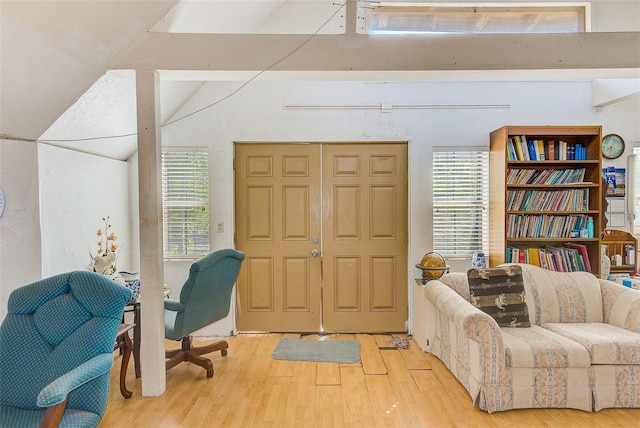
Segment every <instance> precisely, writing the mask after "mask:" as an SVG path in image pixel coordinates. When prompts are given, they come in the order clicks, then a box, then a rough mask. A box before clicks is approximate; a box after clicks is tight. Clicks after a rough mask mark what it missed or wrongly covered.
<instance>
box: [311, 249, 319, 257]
mask: <svg viewBox="0 0 640 428" xmlns="http://www.w3.org/2000/svg"><path fill="white" fill-rule="evenodd" d="M319 254H320V251H318V250H315V249H313V250H311V255H312V256H313V257H318V255H319Z"/></svg>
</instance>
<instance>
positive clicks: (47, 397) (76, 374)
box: [37, 354, 113, 407]
mask: <svg viewBox="0 0 640 428" xmlns="http://www.w3.org/2000/svg"><path fill="white" fill-rule="evenodd" d="M112 366H113V355H111V354H100V355H97V356H95V357H93V358H92V359H90V360H89V361H86V362H85V363H83V364H81V365H79V366H78V367H76V368H74V369H73V370H71V371H69V372H67V373H65V374H63V375H62V376H60V377H58V378H57V379H55V380H54V381H53V382H51V383H50V384H49V385H47V386H45V387H44V388H43V389H42V391H40V394H38V400H37V404H38V406H40V407H51V406H54V405H57V404H60V403H62V402H64V401H65V400H66V398H67V395H68V394H69V393H70V392H71V391H73V390H74V389H76V388H78V387H79V386H82V385H84V384H85V383H87V382H89V381H91V380H93V379H95V378H97V377H99V376H101V375H103V374H105V373H109V370H111V367H112Z"/></svg>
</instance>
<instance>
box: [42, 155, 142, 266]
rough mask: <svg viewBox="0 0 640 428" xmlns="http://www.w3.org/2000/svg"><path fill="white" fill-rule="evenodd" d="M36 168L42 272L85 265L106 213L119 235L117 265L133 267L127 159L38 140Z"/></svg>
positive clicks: (102, 226) (113, 229)
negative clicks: (56, 145)
mask: <svg viewBox="0 0 640 428" xmlns="http://www.w3.org/2000/svg"><path fill="white" fill-rule="evenodd" d="M38 170H39V175H40V212H41V218H40V222H41V230H42V249H41V250H42V275H43V276H45V277H46V276H51V275H54V274H57V273H62V272H68V271H72V270H82V269H85V268H86V266H87V264H88V263H89V261H90V257H89V252H91V253H92V254H93V255H95V254H96V250H97V249H98V246H97V242H98V237H97V235H96V232H97V230H98V229H100V228H103V229H104V222H103V221H102V219H103V218H104V217H106V216H109V217H110V224H111V225H112V228H111V232H114V233H115V234H116V235H117V236H118V239H117V244H118V245H119V246H120V253H119V256H118V265H117V267H118V269H119V270H129V269H131V268H132V266H133V263H132V260H131V249H132V245H133V244H132V233H131V230H132V228H131V223H132V217H131V215H130V212H131V204H130V200H129V168H128V163H127V162H123V161H118V160H113V159H108V158H104V157H99V156H93V155H88V154H85V153H80V152H75V151H72V150H68V149H62V148H59V147H53V146H48V145H44V144H41V145H40V146H39V149H38ZM136 221H137V219H136ZM133 267H135V266H133Z"/></svg>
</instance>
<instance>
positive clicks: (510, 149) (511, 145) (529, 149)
mask: <svg viewBox="0 0 640 428" xmlns="http://www.w3.org/2000/svg"><path fill="white" fill-rule="evenodd" d="M507 159H508V160H510V161H545V160H563V161H566V160H586V159H587V149H586V147H585V146H584V145H582V144H581V143H568V142H566V141H561V140H559V141H555V140H548V141H545V140H541V139H528V138H527V136H526V135H512V136H510V137H508V141H507Z"/></svg>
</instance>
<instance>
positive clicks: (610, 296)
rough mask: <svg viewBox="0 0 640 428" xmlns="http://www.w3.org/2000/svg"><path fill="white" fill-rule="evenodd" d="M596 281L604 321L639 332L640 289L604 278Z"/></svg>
mask: <svg viewBox="0 0 640 428" xmlns="http://www.w3.org/2000/svg"><path fill="white" fill-rule="evenodd" d="M598 281H599V282H600V289H601V291H602V309H603V316H604V322H605V323H607V324H611V325H615V326H617V327H621V328H624V329H626V330H629V331H633V332H635V333H640V291H638V290H634V289H632V288H628V287H625V286H624V285H620V284H618V283H615V282H613V281H608V280H606V279H598Z"/></svg>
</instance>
